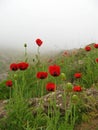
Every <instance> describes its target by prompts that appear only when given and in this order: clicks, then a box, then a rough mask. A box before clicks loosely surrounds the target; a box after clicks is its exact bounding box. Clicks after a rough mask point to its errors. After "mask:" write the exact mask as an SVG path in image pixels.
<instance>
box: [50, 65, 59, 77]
mask: <svg viewBox="0 0 98 130" xmlns="http://www.w3.org/2000/svg"><path fill="white" fill-rule="evenodd" d="M49 73H50V74H51V75H52V76H54V77H56V76H59V75H60V66H57V65H53V66H49Z"/></svg>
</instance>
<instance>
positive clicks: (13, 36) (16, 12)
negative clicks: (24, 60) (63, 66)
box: [0, 0, 98, 51]
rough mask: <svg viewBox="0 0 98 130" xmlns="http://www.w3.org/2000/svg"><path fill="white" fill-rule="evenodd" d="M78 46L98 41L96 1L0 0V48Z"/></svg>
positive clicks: (97, 8) (59, 47)
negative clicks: (39, 41)
mask: <svg viewBox="0 0 98 130" xmlns="http://www.w3.org/2000/svg"><path fill="white" fill-rule="evenodd" d="M37 38H40V39H42V41H43V45H42V46H41V48H40V49H41V50H42V51H45V50H53V49H54V50H59V49H72V48H80V47H83V46H84V45H86V44H89V43H92V42H98V1H97V0H0V48H1V47H5V48H13V47H14V48H20V49H23V45H24V43H27V44H28V48H29V50H31V51H34V50H36V48H37V45H36V44H35V40H36V39H37Z"/></svg>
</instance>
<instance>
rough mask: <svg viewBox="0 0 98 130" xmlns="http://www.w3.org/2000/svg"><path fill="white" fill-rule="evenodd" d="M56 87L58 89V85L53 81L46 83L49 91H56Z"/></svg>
mask: <svg viewBox="0 0 98 130" xmlns="http://www.w3.org/2000/svg"><path fill="white" fill-rule="evenodd" d="M55 89H56V85H55V84H54V83H52V82H49V83H47V85H46V90H47V91H55Z"/></svg>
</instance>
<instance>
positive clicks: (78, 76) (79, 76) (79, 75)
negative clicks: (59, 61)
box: [74, 73, 82, 78]
mask: <svg viewBox="0 0 98 130" xmlns="http://www.w3.org/2000/svg"><path fill="white" fill-rule="evenodd" d="M81 76H82V74H81V73H75V74H74V77H75V78H81Z"/></svg>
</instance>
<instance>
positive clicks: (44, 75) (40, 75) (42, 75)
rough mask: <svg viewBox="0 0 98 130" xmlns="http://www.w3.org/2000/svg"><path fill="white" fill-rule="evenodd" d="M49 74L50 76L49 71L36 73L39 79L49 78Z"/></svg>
mask: <svg viewBox="0 0 98 130" xmlns="http://www.w3.org/2000/svg"><path fill="white" fill-rule="evenodd" d="M47 76H48V73H47V72H38V73H37V75H36V77H37V78H39V79H45V78H47Z"/></svg>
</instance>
